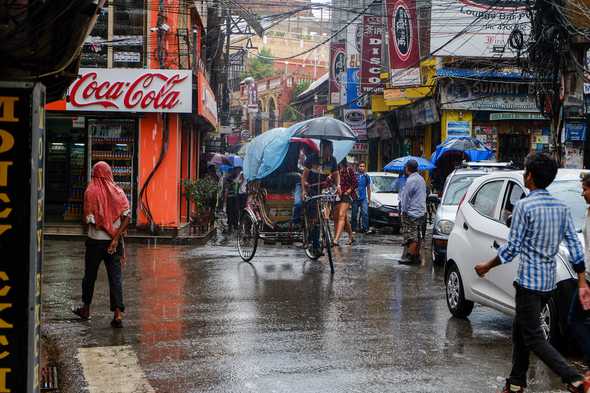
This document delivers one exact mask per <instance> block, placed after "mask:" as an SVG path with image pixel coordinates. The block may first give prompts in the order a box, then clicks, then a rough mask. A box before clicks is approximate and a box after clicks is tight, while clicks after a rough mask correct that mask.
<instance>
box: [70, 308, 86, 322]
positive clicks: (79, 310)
mask: <svg viewBox="0 0 590 393" xmlns="http://www.w3.org/2000/svg"><path fill="white" fill-rule="evenodd" d="M72 312H73V313H74V314H76V315H77V316H78V317H79V318H80V319H81V320H83V321H88V320H90V311H89V310H88V308H86V307H77V308H73V307H72Z"/></svg>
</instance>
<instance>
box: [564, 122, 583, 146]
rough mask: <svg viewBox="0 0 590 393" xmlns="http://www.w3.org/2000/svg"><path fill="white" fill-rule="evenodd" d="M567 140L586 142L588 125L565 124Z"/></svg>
mask: <svg viewBox="0 0 590 393" xmlns="http://www.w3.org/2000/svg"><path fill="white" fill-rule="evenodd" d="M565 140H566V141H570V142H584V141H585V140H586V123H565Z"/></svg>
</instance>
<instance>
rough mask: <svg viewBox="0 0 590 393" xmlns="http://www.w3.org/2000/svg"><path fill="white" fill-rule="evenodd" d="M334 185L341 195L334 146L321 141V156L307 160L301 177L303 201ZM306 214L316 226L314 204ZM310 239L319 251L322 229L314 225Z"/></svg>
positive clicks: (323, 140)
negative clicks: (308, 196) (307, 196)
mask: <svg viewBox="0 0 590 393" xmlns="http://www.w3.org/2000/svg"><path fill="white" fill-rule="evenodd" d="M332 184H334V185H335V186H336V192H337V193H338V194H341V193H342V190H341V189H340V174H339V172H338V164H337V163H336V159H335V158H334V146H333V144H332V142H331V141H330V140H327V139H322V140H321V141H320V154H319V155H316V154H314V155H312V156H310V157H307V159H306V160H305V163H304V169H303V176H301V190H302V199H303V200H305V197H306V195H308V194H309V195H312V196H313V195H318V193H319V192H321V191H322V190H323V189H326V188H328V187H329V186H331V185H332ZM306 214H308V216H309V218H310V220H311V221H312V223H314V224H315V222H314V218H315V217H316V213H315V205H314V204H311V205H310V206H309V208H308V209H307V212H306ZM316 221H317V220H316ZM309 237H310V239H309V240H310V241H311V243H312V246H313V248H314V249H316V250H319V249H320V240H319V239H320V228H319V227H318V225H313V228H312V230H311V231H310V236H309Z"/></svg>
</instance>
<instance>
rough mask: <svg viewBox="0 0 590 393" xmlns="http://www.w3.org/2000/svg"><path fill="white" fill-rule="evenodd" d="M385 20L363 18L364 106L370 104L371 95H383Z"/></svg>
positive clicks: (362, 71)
mask: <svg viewBox="0 0 590 393" xmlns="http://www.w3.org/2000/svg"><path fill="white" fill-rule="evenodd" d="M383 30H384V28H383V19H382V18H381V17H379V16H371V15H365V16H363V38H362V59H363V60H362V64H361V69H360V84H361V94H362V95H363V98H366V99H365V100H363V102H362V104H364V105H362V106H363V107H367V106H368V104H369V99H368V97H369V93H374V94H379V93H383V82H382V81H381V78H380V77H379V74H380V73H381V66H382V62H383Z"/></svg>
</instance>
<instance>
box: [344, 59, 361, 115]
mask: <svg viewBox="0 0 590 393" xmlns="http://www.w3.org/2000/svg"><path fill="white" fill-rule="evenodd" d="M359 93H360V84H359V69H358V68H349V69H347V70H346V104H347V107H348V108H350V109H359V108H360V106H359V101H360V99H359V97H360V94H359Z"/></svg>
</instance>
